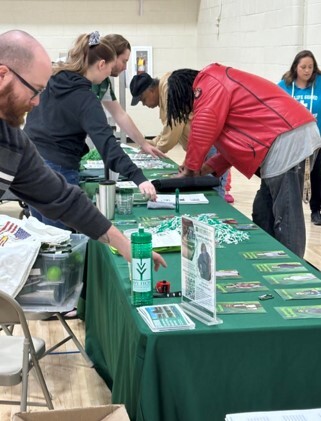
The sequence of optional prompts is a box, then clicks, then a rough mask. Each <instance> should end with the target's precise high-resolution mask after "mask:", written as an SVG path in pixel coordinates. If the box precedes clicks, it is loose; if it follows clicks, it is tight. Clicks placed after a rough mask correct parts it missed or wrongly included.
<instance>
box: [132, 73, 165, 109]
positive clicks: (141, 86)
mask: <svg viewBox="0 0 321 421" xmlns="http://www.w3.org/2000/svg"><path fill="white" fill-rule="evenodd" d="M158 84H159V79H153V78H152V77H151V76H150V75H149V74H148V73H140V74H139V75H136V76H134V77H133V78H132V80H131V82H130V92H131V94H132V96H133V99H132V102H131V105H137V104H138V103H139V101H141V100H142V97H141V96H142V94H143V93H144V92H145V91H146V90H147V89H149V88H150V89H151V90H153V91H154V88H157V89H155V92H157V93H158ZM144 105H145V104H144ZM146 105H147V104H146ZM157 105H158V98H157V103H156V104H155V107H156V106H157ZM151 108H154V107H151Z"/></svg>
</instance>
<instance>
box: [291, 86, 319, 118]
mask: <svg viewBox="0 0 321 421" xmlns="http://www.w3.org/2000/svg"><path fill="white" fill-rule="evenodd" d="M294 89H295V85H294V81H293V82H292V95H291V96H292V98H294ZM313 94H314V83H313V85H312V88H311V97H310V107H309V111H310V113H311V114H312V104H313Z"/></svg>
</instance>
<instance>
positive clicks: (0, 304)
mask: <svg viewBox="0 0 321 421" xmlns="http://www.w3.org/2000/svg"><path fill="white" fill-rule="evenodd" d="M16 324H19V325H21V328H22V332H23V336H16V335H12V334H11V333H13V332H11V331H10V334H7V335H0V386H13V385H17V384H19V383H22V384H21V399H20V401H8V400H0V404H8V405H19V404H20V410H21V411H22V412H23V411H26V409H27V405H31V406H47V407H48V408H49V409H53V404H52V401H51V397H50V394H49V391H48V388H47V385H46V382H45V380H44V377H43V374H42V371H41V368H40V366H39V359H40V358H41V357H42V355H44V354H45V351H46V345H45V342H44V340H43V339H40V338H35V337H31V335H30V331H29V327H28V324H27V321H26V317H25V314H24V312H23V310H22V308H21V306H20V304H18V302H17V301H16V300H14V299H13V298H12V297H10V295H8V294H6V293H5V292H3V291H0V325H2V326H3V327H5V326H6V325H16ZM4 331H6V329H4ZM7 333H8V332H7ZM33 367H34V369H35V372H36V375H37V379H38V382H39V384H40V386H41V389H42V392H43V395H44V397H45V400H46V403H41V402H29V401H27V396H28V374H29V371H30V370H31V369H32V368H33Z"/></svg>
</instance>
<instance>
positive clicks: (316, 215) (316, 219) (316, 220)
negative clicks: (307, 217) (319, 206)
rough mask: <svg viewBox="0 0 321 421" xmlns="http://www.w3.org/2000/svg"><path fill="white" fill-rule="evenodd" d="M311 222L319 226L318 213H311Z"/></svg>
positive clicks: (320, 218)
mask: <svg viewBox="0 0 321 421" xmlns="http://www.w3.org/2000/svg"><path fill="white" fill-rule="evenodd" d="M311 221H312V222H313V223H314V225H321V215H320V212H318V211H317V212H312V213H311Z"/></svg>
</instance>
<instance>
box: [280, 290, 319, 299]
mask: <svg viewBox="0 0 321 421" xmlns="http://www.w3.org/2000/svg"><path fill="white" fill-rule="evenodd" d="M275 292H277V293H278V294H279V295H280V297H282V298H283V299H284V300H312V299H316V298H319V299H320V298H321V288H292V289H275Z"/></svg>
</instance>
